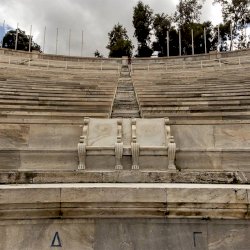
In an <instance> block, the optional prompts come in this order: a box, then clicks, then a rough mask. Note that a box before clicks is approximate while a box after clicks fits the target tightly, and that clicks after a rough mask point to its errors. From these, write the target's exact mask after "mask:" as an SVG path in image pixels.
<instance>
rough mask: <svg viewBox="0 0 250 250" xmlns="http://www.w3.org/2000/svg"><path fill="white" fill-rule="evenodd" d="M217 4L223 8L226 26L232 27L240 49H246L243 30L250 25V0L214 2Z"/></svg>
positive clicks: (219, 0) (221, 0)
mask: <svg viewBox="0 0 250 250" xmlns="http://www.w3.org/2000/svg"><path fill="white" fill-rule="evenodd" d="M215 3H218V4H220V5H221V6H222V17H223V21H224V24H225V25H227V26H228V25H229V27H230V25H231V28H232V33H233V38H237V40H238V48H244V47H246V37H245V36H244V32H243V29H244V27H245V24H248V23H250V5H249V0H214V4H215ZM229 29H230V28H229Z"/></svg>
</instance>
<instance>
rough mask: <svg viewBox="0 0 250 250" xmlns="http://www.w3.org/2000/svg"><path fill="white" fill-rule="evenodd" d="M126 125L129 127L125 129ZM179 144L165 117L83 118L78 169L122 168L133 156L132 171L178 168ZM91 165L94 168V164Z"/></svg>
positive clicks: (131, 160)
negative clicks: (124, 158) (177, 150)
mask: <svg viewBox="0 0 250 250" xmlns="http://www.w3.org/2000/svg"><path fill="white" fill-rule="evenodd" d="M123 126H126V132H124V129H123ZM175 151H176V145H175V142H174V138H173V136H171V135H170V126H169V120H168V119H167V118H166V119H132V120H131V119H89V118H85V119H84V124H83V133H82V135H81V136H80V141H79V143H78V157H79V165H78V169H79V170H81V169H85V168H86V165H87V168H89V169H90V170H93V169H95V170H96V169H99V170H106V169H107V167H108V168H109V170H110V168H111V169H115V170H122V169H123V165H122V159H123V156H124V157H129V158H130V162H131V163H130V164H131V165H129V166H127V167H130V169H132V170H139V169H142V170H151V171H154V170H167V169H176V167H175V164H174V161H175ZM91 166H92V167H91Z"/></svg>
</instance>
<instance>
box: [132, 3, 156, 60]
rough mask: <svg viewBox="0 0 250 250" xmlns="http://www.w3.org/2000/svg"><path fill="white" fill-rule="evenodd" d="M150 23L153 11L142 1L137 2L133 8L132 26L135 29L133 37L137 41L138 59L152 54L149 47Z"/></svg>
mask: <svg viewBox="0 0 250 250" xmlns="http://www.w3.org/2000/svg"><path fill="white" fill-rule="evenodd" d="M152 21H153V11H152V10H151V9H150V7H149V6H148V5H144V4H143V3H142V1H139V2H138V3H137V5H136V6H135V7H134V13H133V25H134V28H135V33H134V36H135V37H136V38H137V41H138V56H140V57H147V56H151V54H152V50H151V49H150V46H149V45H150V31H151V28H152V27H151V25H152Z"/></svg>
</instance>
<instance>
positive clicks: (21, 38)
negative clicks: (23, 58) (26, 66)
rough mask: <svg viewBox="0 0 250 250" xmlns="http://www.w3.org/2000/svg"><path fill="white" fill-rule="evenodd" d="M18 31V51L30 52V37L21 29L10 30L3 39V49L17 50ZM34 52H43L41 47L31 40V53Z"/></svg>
mask: <svg viewBox="0 0 250 250" xmlns="http://www.w3.org/2000/svg"><path fill="white" fill-rule="evenodd" d="M17 31H18V36H17V38H18V39H17V50H25V51H28V50H29V41H30V36H28V35H26V34H25V31H23V30H21V29H18V30H10V31H8V32H7V33H6V34H5V36H4V38H3V48H8V49H15V44H16V33H17ZM32 50H35V51H39V52H41V47H40V45H38V44H37V43H35V42H34V41H32V39H31V51H32Z"/></svg>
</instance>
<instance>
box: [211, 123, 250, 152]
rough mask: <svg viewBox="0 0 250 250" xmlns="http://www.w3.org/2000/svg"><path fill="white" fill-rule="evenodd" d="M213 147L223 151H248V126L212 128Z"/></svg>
mask: <svg viewBox="0 0 250 250" xmlns="http://www.w3.org/2000/svg"><path fill="white" fill-rule="evenodd" d="M214 137H215V147H216V148H225V149H228V148H230V149H242V148H247V149H250V126H249V124H231V125H221V126H214Z"/></svg>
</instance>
